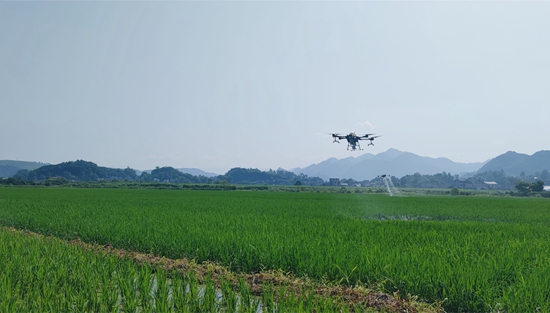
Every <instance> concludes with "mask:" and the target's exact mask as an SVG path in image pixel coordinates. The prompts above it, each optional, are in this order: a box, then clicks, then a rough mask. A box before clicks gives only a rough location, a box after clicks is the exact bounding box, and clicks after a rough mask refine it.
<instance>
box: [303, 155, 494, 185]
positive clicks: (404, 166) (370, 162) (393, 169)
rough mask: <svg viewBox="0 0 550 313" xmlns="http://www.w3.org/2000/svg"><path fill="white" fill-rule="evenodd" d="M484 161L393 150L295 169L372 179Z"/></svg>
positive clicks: (459, 169) (472, 166)
mask: <svg viewBox="0 0 550 313" xmlns="http://www.w3.org/2000/svg"><path fill="white" fill-rule="evenodd" d="M482 165H483V163H481V162H478V163H457V162H453V161H451V160H449V159H447V158H430V157H422V156H418V155H416V154H414V153H410V152H403V151H399V150H396V149H389V150H387V151H385V152H382V153H379V154H377V155H373V154H370V153H365V154H363V155H361V156H358V157H352V156H350V157H348V158H344V159H340V160H338V159H336V158H330V159H327V160H325V161H323V162H321V163H318V164H312V165H310V166H308V167H305V168H297V169H294V170H293V172H294V173H297V174H298V173H303V174H306V175H309V176H318V177H321V178H323V179H325V180H328V179H329V178H352V179H355V180H359V181H361V180H370V179H373V178H375V177H377V176H378V175H381V174H389V175H392V176H396V177H402V176H405V175H411V174H414V173H421V174H436V173H441V172H447V173H451V174H460V173H466V172H473V171H476V170H478V169H479V168H480V167H481V166H482Z"/></svg>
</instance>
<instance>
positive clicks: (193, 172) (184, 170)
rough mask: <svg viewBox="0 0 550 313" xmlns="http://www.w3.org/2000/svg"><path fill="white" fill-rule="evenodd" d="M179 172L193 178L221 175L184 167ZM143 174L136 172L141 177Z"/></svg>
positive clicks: (147, 171)
mask: <svg viewBox="0 0 550 313" xmlns="http://www.w3.org/2000/svg"><path fill="white" fill-rule="evenodd" d="M177 170H178V171H180V172H182V173H185V174H191V175H193V176H205V177H216V176H218V175H219V174H216V173H211V172H205V171H203V170H201V169H198V168H185V167H182V168H177ZM152 171H153V170H145V171H143V172H145V173H149V174H151V172H152ZM143 172H142V171H138V170H136V173H137V174H138V175H141V173H143Z"/></svg>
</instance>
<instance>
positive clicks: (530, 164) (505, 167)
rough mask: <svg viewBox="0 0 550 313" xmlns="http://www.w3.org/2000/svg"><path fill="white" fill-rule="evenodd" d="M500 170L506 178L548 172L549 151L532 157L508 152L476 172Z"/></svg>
mask: <svg viewBox="0 0 550 313" xmlns="http://www.w3.org/2000/svg"><path fill="white" fill-rule="evenodd" d="M501 170H502V171H504V173H506V175H508V176H520V175H521V173H522V172H523V173H525V175H533V174H535V173H537V172H539V173H540V172H542V171H543V170H550V151H549V150H542V151H539V152H536V153H534V154H533V155H527V154H523V153H517V152H514V151H508V152H506V153H504V154H501V155H499V156H497V157H496V158H494V159H492V160H491V161H489V162H487V163H486V164H485V165H483V166H482V167H481V168H480V169H479V170H478V172H479V173H482V172H486V171H501Z"/></svg>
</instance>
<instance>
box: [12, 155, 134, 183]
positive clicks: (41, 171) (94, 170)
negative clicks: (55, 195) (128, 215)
mask: <svg viewBox="0 0 550 313" xmlns="http://www.w3.org/2000/svg"><path fill="white" fill-rule="evenodd" d="M17 175H18V176H21V177H22V178H24V179H27V180H44V179H46V178H48V177H63V178H66V179H68V180H75V181H95V180H97V179H119V180H124V179H129V180H135V179H137V178H138V176H137V174H136V171H135V170H133V169H131V168H126V169H118V168H108V167H102V166H97V164H95V163H92V162H87V161H83V160H77V161H70V162H64V163H60V164H55V165H45V166H42V167H40V168H37V169H35V170H32V171H28V170H21V171H19V172H18V173H17Z"/></svg>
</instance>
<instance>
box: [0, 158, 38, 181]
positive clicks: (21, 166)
mask: <svg viewBox="0 0 550 313" xmlns="http://www.w3.org/2000/svg"><path fill="white" fill-rule="evenodd" d="M44 165H48V163H40V162H27V161H14V160H0V177H2V178H8V177H11V176H13V175H15V173H17V172H18V171H19V170H29V171H32V170H35V169H37V168H39V167H42V166H44Z"/></svg>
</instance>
